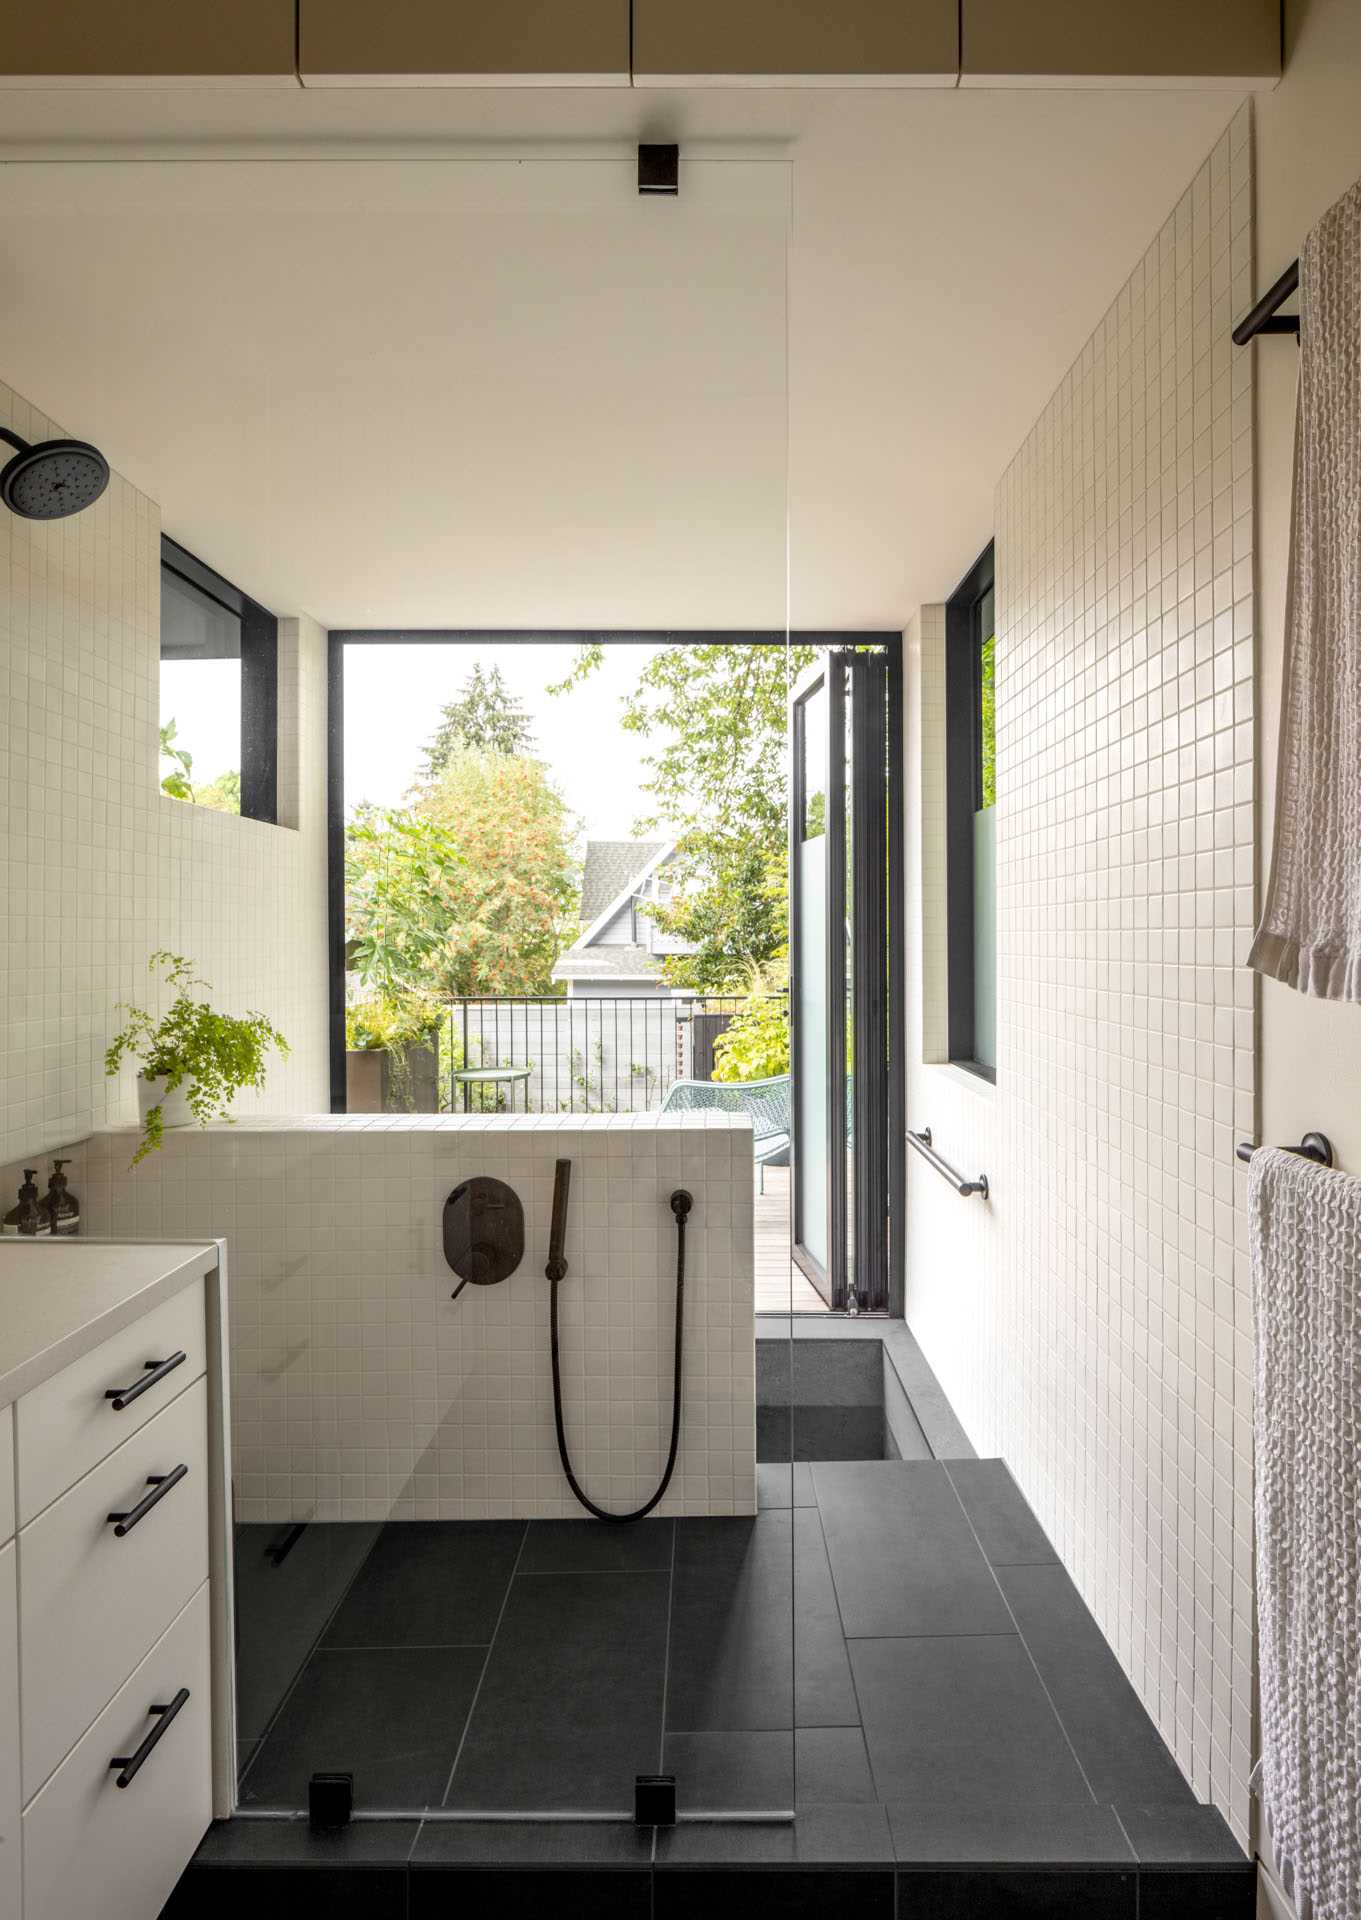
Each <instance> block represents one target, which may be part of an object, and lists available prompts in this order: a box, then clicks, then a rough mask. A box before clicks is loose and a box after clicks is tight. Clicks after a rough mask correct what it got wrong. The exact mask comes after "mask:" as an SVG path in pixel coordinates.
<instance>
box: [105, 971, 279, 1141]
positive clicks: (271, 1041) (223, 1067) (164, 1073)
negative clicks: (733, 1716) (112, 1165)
mask: <svg viewBox="0 0 1361 1920" xmlns="http://www.w3.org/2000/svg"><path fill="white" fill-rule="evenodd" d="M147 964H148V966H149V967H150V969H151V971H152V972H153V973H156V972H160V973H161V974H163V975H164V978H165V983H166V985H167V986H168V987H170V988H172V989H173V991H174V999H173V1000H172V1001H171V1003H170V1006H169V1008H168V1009H167V1010H166V1012H165V1013H163V1014H162V1015H161V1017H160V1019H159V1020H156V1019H153V1017H152V1015H151V1014H149V1013H148V1012H147V1011H146V1009H145V1008H144V1007H136V1006H132V1005H130V1004H129V1003H128V1002H127V1001H126V1000H120V1001H119V1003H118V1004H119V1006H120V1007H122V1008H123V1009H124V1010H125V1011H126V1013H127V1016H128V1017H127V1020H126V1021H125V1023H124V1025H123V1027H122V1029H121V1031H120V1032H118V1033H116V1034H115V1035H114V1037H113V1039H112V1041H111V1042H110V1043H109V1049H108V1052H107V1053H106V1054H105V1056H104V1071H105V1073H106V1074H109V1075H113V1074H115V1073H117V1072H118V1070H119V1068H120V1067H121V1066H122V1064H123V1062H124V1060H125V1059H133V1060H137V1061H140V1063H141V1068H140V1071H139V1073H138V1076H137V1110H138V1114H139V1117H140V1119H141V1125H142V1137H141V1140H140V1141H139V1142H138V1146H137V1151H136V1153H134V1154H133V1156H132V1164H133V1166H134V1167H135V1166H136V1165H137V1163H138V1161H139V1160H144V1159H145V1158H146V1156H147V1154H149V1153H151V1152H152V1151H153V1150H154V1149H155V1148H157V1147H159V1146H160V1144H161V1141H162V1138H163V1136H164V1133H165V1129H166V1128H167V1127H168V1126H169V1127H173V1126H187V1125H188V1124H189V1123H190V1122H191V1121H194V1120H196V1121H197V1122H198V1124H199V1125H200V1126H201V1127H206V1126H207V1125H208V1122H209V1121H210V1120H221V1119H230V1117H231V1114H230V1108H231V1103H232V1101H233V1099H234V1098H235V1097H236V1095H237V1094H238V1093H239V1092H240V1091H241V1089H242V1088H243V1087H255V1088H257V1089H259V1088H262V1087H263V1086H264V1084H265V1055H266V1052H267V1051H268V1049H269V1048H270V1047H274V1048H275V1049H276V1050H277V1051H278V1052H279V1053H280V1054H284V1055H286V1054H287V1053H288V1042H287V1041H286V1040H285V1039H284V1037H283V1035H282V1034H281V1033H279V1032H278V1031H277V1030H276V1029H275V1028H274V1027H273V1026H272V1025H271V1023H270V1022H269V1021H268V1020H267V1019H266V1018H265V1016H264V1014H263V1013H247V1014H244V1015H241V1016H237V1015H235V1014H230V1013H216V1012H214V1010H213V1008H212V1007H211V1005H210V1004H209V1003H208V1001H207V1000H196V999H195V998H194V995H193V990H194V988H195V987H205V988H206V987H207V985H208V983H207V981H206V980H202V979H200V978H199V976H198V975H197V974H196V973H195V972H194V968H193V963H192V961H189V960H186V959H185V958H184V957H183V955H181V954H178V953H167V952H165V951H164V950H162V951H161V952H159V953H153V954H152V956H151V959H150V960H149V961H148V963H147Z"/></svg>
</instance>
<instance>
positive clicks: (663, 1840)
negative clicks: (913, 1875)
mask: <svg viewBox="0 0 1361 1920" xmlns="http://www.w3.org/2000/svg"><path fill="white" fill-rule="evenodd" d="M892 1859H893V1842H892V1839H891V1838H890V1835H889V1830H888V1816H887V1814H886V1812H885V1810H884V1808H883V1807H881V1806H877V1805H875V1804H873V1803H871V1802H864V1801H862V1802H859V1803H858V1804H856V1805H854V1806H839V1805H831V1806H821V1807H808V1806H801V1807H800V1808H799V1812H798V1819H797V1820H796V1821H789V1822H787V1823H776V1822H760V1823H756V1822H743V1823H742V1824H741V1825H734V1824H727V1823H723V1822H719V1821H703V1820H699V1821H687V1822H686V1823H685V1824H684V1825H683V1826H677V1827H663V1828H659V1829H658V1831H657V1865H658V1866H659V1867H665V1866H703V1865H713V1866H718V1865H732V1866H794V1865H804V1866H853V1867H863V1866H871V1865H880V1866H882V1865H886V1864H888V1863H891V1861H892Z"/></svg>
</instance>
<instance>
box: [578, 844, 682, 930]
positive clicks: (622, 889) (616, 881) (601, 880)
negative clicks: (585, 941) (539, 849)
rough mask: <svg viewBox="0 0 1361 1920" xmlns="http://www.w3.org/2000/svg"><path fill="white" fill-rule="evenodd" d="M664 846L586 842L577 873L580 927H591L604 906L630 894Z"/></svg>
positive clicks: (602, 911)
mask: <svg viewBox="0 0 1361 1920" xmlns="http://www.w3.org/2000/svg"><path fill="white" fill-rule="evenodd" d="M668 844H669V843H668V842H667V841H665V840H588V841H587V842H586V859H585V863H584V865H583V867H582V871H581V924H582V925H583V926H584V927H589V926H593V925H594V924H595V922H596V921H597V920H598V919H599V918H600V916H601V914H602V913H604V912H605V910H606V908H607V907H610V906H613V904H614V903H615V902H616V901H618V900H620V898H621V896H627V895H628V894H629V893H631V892H632V891H633V889H634V887H635V886H636V885H637V884H638V882H639V881H640V880H641V879H642V877H643V874H644V872H645V871H646V870H647V868H648V867H650V866H651V865H652V863H653V861H654V860H655V859H656V857H657V855H658V854H659V853H662V852H664V851H665V849H666V847H667V845H668Z"/></svg>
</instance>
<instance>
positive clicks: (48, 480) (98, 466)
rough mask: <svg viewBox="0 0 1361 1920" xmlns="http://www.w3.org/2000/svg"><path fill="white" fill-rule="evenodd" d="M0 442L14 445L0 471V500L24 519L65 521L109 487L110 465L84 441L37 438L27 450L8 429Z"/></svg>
mask: <svg viewBox="0 0 1361 1920" xmlns="http://www.w3.org/2000/svg"><path fill="white" fill-rule="evenodd" d="M0 440H6V441H8V443H9V444H10V446H12V447H16V448H17V449H18V451H17V452H16V454H15V456H14V458H13V459H12V460H11V461H10V462H9V464H8V465H7V466H6V467H5V469H4V471H3V472H0V500H3V501H4V503H5V505H6V506H7V507H8V508H9V510H10V512H11V513H18V514H21V515H22V516H23V518H24V519H25V520H65V519H66V518H67V516H68V515H69V514H72V513H79V512H80V511H81V509H82V508H84V507H89V506H93V505H94V503H95V501H96V500H97V499H98V498H99V496H100V494H101V493H103V491H104V489H105V487H107V486H108V484H109V463H108V461H107V460H106V459H105V458H104V456H103V454H102V453H101V452H100V451H99V448H98V447H92V446H91V445H90V444H89V442H88V441H86V440H41V441H39V442H38V444H37V445H36V446H30V445H29V443H28V441H27V440H21V439H20V438H19V436H18V434H17V433H11V432H10V431H9V429H8V427H0Z"/></svg>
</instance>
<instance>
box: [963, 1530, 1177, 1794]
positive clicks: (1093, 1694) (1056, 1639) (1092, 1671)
mask: <svg viewBox="0 0 1361 1920" xmlns="http://www.w3.org/2000/svg"><path fill="white" fill-rule="evenodd" d="M997 1578H998V1579H999V1580H1000V1582H1001V1584H1002V1590H1003V1592H1004V1593H1005V1594H1006V1596H1007V1600H1008V1602H1009V1603H1010V1605H1011V1609H1012V1612H1013V1614H1014V1615H1015V1617H1016V1623H1017V1625H1018V1626H1019V1628H1020V1630H1021V1633H1022V1634H1023V1635H1024V1637H1025V1643H1026V1646H1027V1647H1028V1648H1029V1650H1030V1653H1031V1655H1032V1657H1033V1658H1034V1661H1035V1665H1036V1666H1037V1667H1038V1668H1039V1670H1040V1673H1041V1675H1042V1676H1043V1679H1044V1683H1045V1685H1046V1687H1048V1689H1049V1692H1050V1695H1051V1697H1052V1699H1053V1702H1054V1706H1055V1708H1056V1709H1057V1711H1058V1714H1059V1718H1060V1719H1061V1720H1062V1721H1063V1725H1064V1728H1065V1730H1066V1732H1067V1734H1068V1738H1069V1739H1070V1740H1071V1741H1072V1743H1073V1746H1074V1748H1075V1750H1076V1752H1077V1756H1078V1759H1079V1760H1080V1761H1081V1762H1082V1767H1083V1771H1084V1772H1085V1773H1086V1775H1087V1778H1088V1780H1089V1781H1090V1782H1091V1787H1092V1792H1093V1793H1094V1794H1095V1796H1096V1798H1097V1799H1098V1800H1100V1801H1103V1802H1112V1803H1115V1804H1117V1805H1124V1804H1128V1805H1131V1806H1148V1807H1152V1806H1182V1807H1194V1806H1195V1805H1196V1798H1195V1795H1194V1794H1193V1793H1192V1791H1191V1789H1190V1787H1189V1786H1188V1785H1187V1783H1186V1780H1185V1779H1184V1777H1183V1775H1182V1773H1181V1770H1180V1769H1179V1768H1178V1766H1177V1763H1176V1761H1175V1760H1174V1759H1173V1758H1172V1755H1171V1754H1170V1753H1169V1752H1168V1750H1167V1748H1166V1747H1165V1746H1164V1745H1163V1742H1162V1738H1161V1736H1160V1735H1159V1733H1158V1729H1157V1728H1156V1727H1155V1726H1154V1724H1153V1722H1152V1721H1151V1720H1150V1719H1149V1717H1148V1714H1147V1713H1146V1712H1145V1710H1144V1707H1143V1705H1142V1703H1141V1702H1140V1699H1139V1696H1138V1694H1137V1693H1135V1691H1134V1688H1133V1687H1132V1686H1131V1685H1130V1683H1129V1681H1128V1680H1127V1679H1126V1677H1125V1674H1124V1671H1123V1669H1122V1668H1121V1666H1120V1663H1119V1661H1118V1660H1117V1659H1116V1657H1115V1655H1114V1653H1112V1651H1111V1649H1110V1647H1109V1646H1108V1645H1107V1644H1106V1641H1105V1640H1104V1639H1103V1638H1102V1634H1101V1630H1100V1628H1099V1627H1098V1626H1097V1624H1096V1622H1095V1620H1093V1618H1092V1616H1091V1614H1090V1613H1089V1612H1088V1611H1087V1608H1086V1607H1085V1606H1084V1605H1083V1602H1082V1598H1081V1595H1080V1594H1079V1593H1078V1590H1077V1588H1076V1587H1075V1586H1074V1585H1073V1583H1072V1581H1071V1580H1070V1579H1069V1578H1068V1575H1067V1573H1066V1572H1065V1571H1064V1569H1063V1567H1062V1566H1060V1565H1057V1564H1055V1565H1053V1566H1012V1567H999V1568H998V1570H997Z"/></svg>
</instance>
